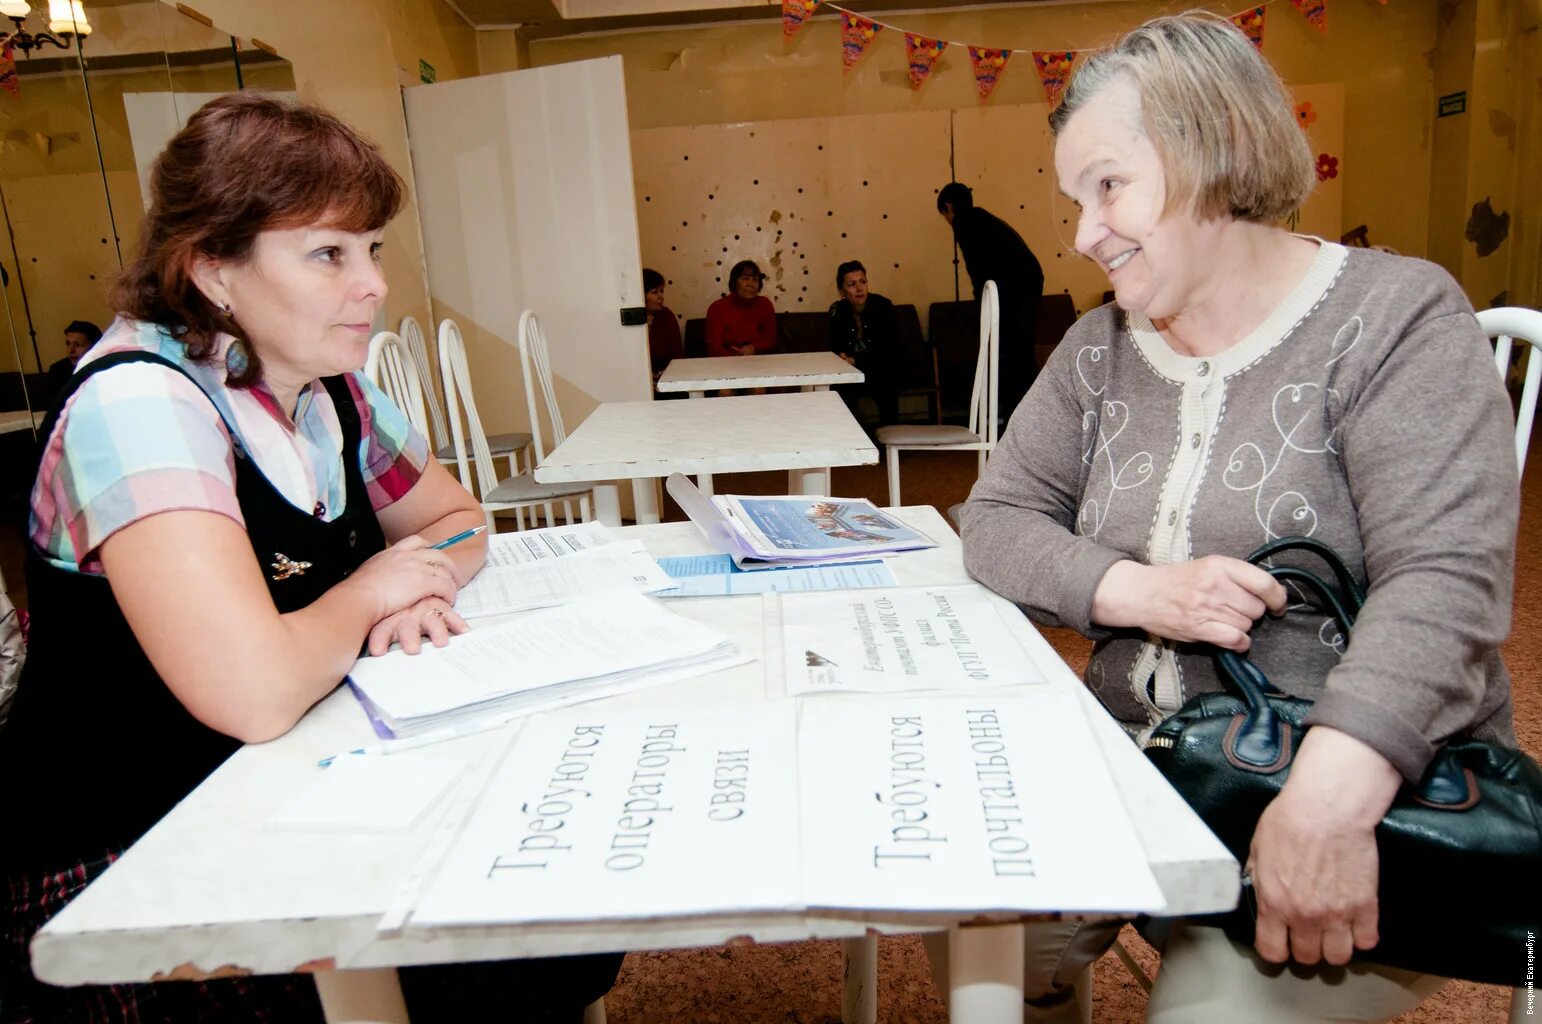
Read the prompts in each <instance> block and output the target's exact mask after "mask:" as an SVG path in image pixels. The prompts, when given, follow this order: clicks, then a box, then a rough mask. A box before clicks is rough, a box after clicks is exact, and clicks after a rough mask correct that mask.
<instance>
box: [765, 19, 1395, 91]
mask: <svg viewBox="0 0 1542 1024" xmlns="http://www.w3.org/2000/svg"><path fill="white" fill-rule="evenodd" d="M1274 2H1275V0H1264V2H1263V3H1261V4H1257V5H1256V6H1253V7H1249V8H1247V9H1245V10H1242V11H1239V12H1237V13H1236V14H1232V15H1230V16H1229V19H1230V21H1231V22H1232V24H1234V25H1236V26H1237V28H1238V29H1240V30H1241V31H1242V34H1243V35H1245V36H1247V38H1248V40H1249V41H1250V42H1251V43H1252V44H1253V45H1254V46H1256V47H1258V48H1259V49H1260V50H1261V49H1263V45H1264V14H1265V11H1266V9H1267V8H1268V6H1269V5H1270V4H1271V3H1274ZM1380 2H1381V3H1382V4H1385V3H1386V2H1387V0H1380ZM1290 3H1291V5H1292V6H1294V7H1295V8H1296V9H1297V10H1299V11H1300V12H1301V13H1302V15H1303V16H1304V17H1305V18H1306V20H1307V23H1308V24H1310V25H1311V26H1312V27H1313V28H1315V29H1317V31H1319V32H1321V33H1323V34H1324V35H1326V34H1327V32H1328V0H1290ZM821 5H823V6H824V7H827V8H829V9H830V10H833V11H839V12H840V14H841V63H842V66H843V70H845V71H850V70H851V69H852V68H853V67H855V66H856V63H857V61H859V60H861V59H862V55H863V54H864V53H866V52H867V49H868V47H869V46H871V45H872V43H873V40H874V38H875V37H876V36H877V35H878V33H879V32H880V31H882V30H883V29H885V28H895V27H896V26H894V25H890V24H888V23H887V22H882V21H875V20H874V19H872V18H868V17H865V16H863V15H861V14H858V13H856V12H855V11H848V10H847V9H846V8H844V7H842V6H840V5H839V4H834V3H830V2H828V0H782V35H783V38H791V36H792V35H793V34H794V33H795V32H797V31H798V30H799V29H801V28H802V27H803V26H804V25H805V24H807V23H808V21H809V20H810V19H811V18H812V17H813V16H814V11H815V9H816V8H818V7H820V6H821ZM899 31H901V32H902V33H903V34H904V36H905V57H906V61H907V63H908V65H909V78H910V86H911V88H912V89H919V88H921V86H922V85H923V84H924V83H925V82H926V80H927V79H928V78H930V77H931V74H932V72H933V71H934V70H935V66H936V63H937V58H938V57H940V56H941V55H942V52H943V51H944V50H946V49H947V48H948V47H949V46H964V47H966V48H967V49H968V50H969V63H970V66H971V67H972V68H973V70H974V77H975V82H976V84H977V85H978V87H979V90H980V98H981V99H982V100H983V99H988V98H989V97H990V95H991V93H992V92H993V91H994V90H995V88H996V85H997V83H999V82H1000V80H1001V76H1002V75H1003V74H1004V73H1005V72H1006V68H1007V61H1008V60H1009V59H1010V58H1011V56H1012V54H1014V53H1028V54H1031V55H1032V56H1033V63H1034V67H1035V68H1036V69H1037V71H1038V73H1039V81H1040V82H1041V83H1042V84H1043V86H1044V97H1045V99H1046V100H1048V101H1049V103H1050V105H1051V106H1053V105H1054V104H1055V103H1057V102H1059V99H1060V94H1061V93H1062V92H1064V91H1065V87H1066V86H1067V85H1068V84H1069V83H1070V78H1071V70H1072V68H1073V67H1074V65H1075V63H1076V58H1077V55H1078V54H1082V53H1091V52H1093V51H1094V50H1096V49H1099V48H1098V47H1084V48H1082V49H1072V50H1016V49H1011V48H1005V47H1004V48H1000V49H997V48H993V47H988V46H974V45H971V44H969V43H961V42H959V41H958V40H954V39H932V38H930V37H928V36H923V35H918V34H916V33H913V32H905V31H904V30H903V29H900V30H899Z"/></svg>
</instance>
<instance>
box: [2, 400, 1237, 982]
mask: <svg viewBox="0 0 1542 1024" xmlns="http://www.w3.org/2000/svg"><path fill="white" fill-rule="evenodd" d="M672 404H679V405H685V404H687V403H684V402H680V403H672ZM896 514H897V515H898V516H899V517H900V518H901V519H903V520H904V521H905V522H907V523H908V524H910V525H911V526H913V527H915V528H916V529H918V530H921V531H923V532H925V533H927V534H928V535H930V536H932V537H934V538H936V539H938V540H939V541H940V542H941V544H940V546H939V547H937V548H934V549H931V550H927V551H917V552H910V553H907V554H904V555H900V556H898V557H897V558H895V559H894V560H893V566H894V570H895V575H896V576H897V577H898V578H899V581H900V582H901V583H902V584H906V585H924V584H938V583H958V582H962V581H964V580H965V579H966V576H965V573H964V568H963V559H962V550H961V548H960V545H959V542H958V538H957V537H956V536H955V535H953V533H952V531H951V530H950V529H949V528H948V525H947V523H946V522H945V521H944V520H943V519H942V517H941V516H940V515H938V513H937V511H936V510H935V509H933V508H931V507H929V506H923V507H910V508H904V509H899V510H896ZM619 533H620V534H621V536H622V537H626V538H638V539H641V540H643V541H644V542H645V543H646V545H647V547H648V549H649V550H650V551H651V552H652V553H653V554H655V555H657V556H665V555H680V554H692V553H700V552H703V551H704V550H705V545H704V543H703V542H702V539H701V536H700V534H699V533H698V531H697V530H696V527H694V526H693V525H691V524H689V523H668V524H663V525H656V526H642V527H632V528H629V529H625V530H621V531H619ZM995 600H997V601H1001V599H1000V598H996V599H995ZM1002 604H1003V605H1004V606H1005V602H1002ZM670 607H671V608H673V609H675V610H677V611H679V612H680V613H681V614H683V615H687V616H689V617H691V618H693V619H698V620H700V621H702V622H705V623H708V624H710V625H712V626H714V627H715V628H717V629H720V630H723V631H724V632H727V633H729V634H730V635H732V636H733V637H734V639H735V640H736V641H737V642H738V643H739V644H740V646H741V647H743V648H744V650H745V651H746V653H748V654H751V655H754V656H755V657H756V658H757V659H760V658H762V657H763V656H765V655H768V654H774V647H775V644H773V645H772V648H771V649H768V648H767V647H766V645H765V642H764V635H763V633H764V629H763V624H762V615H761V602H760V598H759V597H757V596H746V597H725V598H697V599H691V600H682V601H677V602H672V603H671V605H670ZM1010 618H1011V620H1012V621H1013V628H1014V630H1015V631H1016V632H1017V634H1018V636H1019V638H1020V639H1021V640H1022V642H1023V644H1024V648H1025V649H1026V650H1027V651H1028V652H1029V656H1030V657H1031V658H1032V660H1033V661H1034V663H1035V664H1036V665H1037V666H1038V667H1039V668H1040V669H1041V670H1042V671H1043V672H1044V675H1045V677H1046V678H1047V679H1048V680H1049V681H1050V685H1052V686H1056V687H1062V688H1064V689H1065V690H1067V691H1070V692H1074V693H1076V694H1078V695H1079V699H1080V701H1081V703H1082V704H1083V706H1084V708H1085V710H1086V712H1087V716H1088V720H1089V722H1090V723H1091V725H1092V728H1093V732H1094V734H1095V736H1096V737H1097V742H1098V744H1099V746H1100V747H1101V749H1102V751H1103V754H1104V756H1105V757H1106V758H1107V761H1108V764H1109V767H1110V769H1111V772H1112V774H1113V777H1114V779H1115V781H1116V783H1117V784H1118V786H1119V788H1120V791H1121V794H1122V795H1123V797H1124V799H1125V804H1126V809H1127V811H1128V813H1129V815H1130V818H1131V820H1132V821H1133V822H1134V824H1135V828H1136V831H1137V834H1138V835H1139V837H1140V840H1141V843H1142V845H1143V846H1144V848H1145V851H1146V854H1147V856H1148V857H1149V858H1150V862H1151V867H1152V871H1153V873H1154V874H1155V876H1156V879H1157V882H1158V884H1160V885H1161V887H1162V892H1163V895H1164V896H1165V898H1166V901H1167V906H1166V911H1167V912H1168V913H1171V914H1181V913H1204V912H1210V911H1217V910H1223V909H1229V908H1230V907H1232V906H1233V905H1234V903H1235V901H1236V897H1237V892H1238V875H1239V872H1238V867H1237V863H1236V861H1234V860H1233V859H1232V858H1231V856H1230V855H1229V854H1228V853H1227V852H1226V850H1225V848H1224V847H1222V846H1221V844H1220V842H1219V841H1218V840H1217V839H1216V838H1215V837H1214V836H1213V835H1211V834H1210V832H1209V831H1208V830H1207V829H1206V828H1205V827H1204V826H1203V824H1201V823H1200V821H1199V820H1198V819H1197V818H1196V817H1195V816H1194V815H1193V813H1192V812H1190V811H1189V809H1188V807H1187V805H1186V804H1184V802H1183V800H1182V798H1181V797H1179V796H1178V795H1177V793H1175V792H1174V791H1173V790H1172V789H1171V788H1170V787H1169V786H1168V785H1167V784H1166V782H1164V781H1163V780H1162V779H1161V777H1160V776H1159V775H1158V774H1157V773H1156V771H1155V769H1154V768H1152V767H1151V765H1150V764H1149V762H1147V760H1146V758H1145V756H1144V755H1143V754H1141V753H1140V751H1139V750H1138V749H1137V748H1136V747H1135V745H1134V744H1133V743H1131V742H1130V740H1129V739H1128V738H1127V737H1126V736H1125V734H1124V733H1123V731H1122V730H1121V729H1120V728H1119V727H1118V726H1117V725H1116V724H1114V722H1113V721H1112V720H1111V719H1110V718H1109V717H1108V716H1107V714H1106V713H1104V711H1103V710H1102V708H1101V707H1100V706H1099V705H1098V704H1097V703H1096V701H1095V700H1094V699H1093V698H1092V697H1091V695H1090V694H1088V692H1087V691H1086V689H1085V688H1084V687H1083V686H1082V684H1081V683H1080V681H1079V680H1078V679H1077V678H1076V677H1075V675H1074V674H1073V673H1072V672H1071V670H1070V669H1069V668H1068V667H1067V666H1066V665H1065V663H1064V662H1063V661H1061V660H1060V658H1059V657H1058V656H1057V655H1056V654H1055V652H1054V650H1053V649H1052V648H1051V647H1050V646H1049V645H1048V643H1047V642H1046V641H1045V640H1044V639H1043V638H1042V637H1041V636H1040V635H1039V634H1038V632H1037V631H1036V630H1034V628H1033V627H1032V626H1031V625H1030V624H1029V623H1028V621H1027V620H1026V619H1023V618H1022V617H1021V616H1018V615H1015V614H1014V615H1011V616H1010ZM776 676H777V674H776V673H774V672H773V673H768V672H767V668H766V662H765V661H762V660H757V661H755V662H753V663H751V664H748V665H744V666H740V667H737V668H734V669H730V670H726V671H722V672H718V673H714V674H712V675H709V676H703V677H701V678H698V679H692V680H686V681H682V682H678V683H672V684H669V685H666V686H661V687H656V688H653V689H649V690H646V691H642V692H639V693H635V694H630V695H627V696H624V697H618V698H613V700H614V701H617V702H626V703H630V704H632V705H634V706H637V707H647V706H653V705H655V704H657V703H660V702H669V703H680V702H711V703H713V704H720V703H721V702H723V701H742V702H743V703H744V704H745V705H746V706H753V705H756V704H759V703H761V702H764V701H767V700H771V699H776V697H775V695H776V694H778V693H780V692H781V684H780V681H779V679H778V678H776ZM370 738H371V735H370V730H369V727H368V725H367V724H366V722H365V719H364V716H363V715H362V714H361V713H360V711H359V708H358V707H357V705H356V704H355V702H354V700H353V698H352V697H351V696H349V695H348V694H347V693H346V692H342V691H339V692H337V693H334V694H333V695H332V696H331V697H329V698H327V699H326V700H325V701H323V702H322V703H321V704H319V705H317V707H316V708H314V709H313V710H312V711H311V712H310V713H309V714H308V715H306V717H305V718H304V720H303V721H301V722H300V723H299V724H298V725H297V726H296V727H295V728H294V729H293V730H292V731H290V732H289V733H288V734H287V735H285V736H283V737H281V738H279V739H277V740H274V741H272V742H270V743H264V744H260V745H256V746H248V747H245V748H243V749H242V750H240V751H238V752H237V753H236V754H235V756H233V757H232V758H231V759H230V760H229V761H227V762H226V763H225V764H224V765H223V766H222V767H221V768H220V769H219V770H218V771H216V772H215V773H214V774H213V775H212V776H210V777H209V779H208V780H207V781H205V782H204V784H203V785H201V786H200V787H199V788H198V789H197V790H195V791H194V792H193V793H192V794H191V795H189V796H188V797H187V798H186V799H185V800H183V801H182V803H180V804H179V805H178V806H177V807H176V808H175V809H174V810H173V811H172V812H171V813H170V814H169V815H168V816H167V817H166V818H165V819H164V820H162V821H161V822H160V824H158V825H156V826H155V828H153V829H152V830H151V831H150V832H149V833H148V834H147V835H146V836H145V837H144V838H143V839H141V840H140V841H139V842H138V843H137V844H135V846H134V847H133V848H132V849H130V850H129V851H128V852H127V853H126V854H125V855H124V856H123V858H122V859H121V860H120V861H119V862H118V863H117V864H115V865H114V866H113V867H112V868H110V869H109V870H108V871H107V872H106V874H105V875H103V876H102V878H101V879H99V880H98V881H97V882H96V883H94V884H93V885H91V886H90V887H89V888H88V889H87V890H86V891H85V892H84V893H83V894H82V895H81V896H79V897H78V898H77V899H76V900H75V901H74V902H73V903H71V904H70V905H69V906H68V907H66V908H65V910H64V911H63V912H62V913H61V914H59V915H58V916H57V917H56V918H54V919H53V920H52V921H51V922H49V924H48V926H47V927H46V928H44V929H43V930H42V932H40V933H39V935H38V937H37V938H36V940H34V942H33V944H32V959H33V967H34V970H35V971H36V973H37V975H38V977H39V978H41V979H43V980H45V981H49V982H53V983H55V984H66V985H68V984H83V983H91V982H124V981H145V980H150V979H153V978H154V977H155V976H156V975H157V974H159V973H161V972H165V971H169V970H171V969H173V968H176V967H179V966H181V965H194V966H195V967H196V968H201V969H204V970H209V969H212V968H215V967H217V966H220V965H227V964H228V965H235V966H237V967H241V968H247V969H250V970H253V971H257V972H263V973H267V972H289V971H294V970H296V969H297V968H300V967H301V966H302V965H305V966H308V967H311V968H316V967H321V968H331V967H336V968H360V967H376V966H387V965H402V964H414V963H442V962H450V961H461V960H475V959H492V958H506V957H524V956H550V955H559V954H565V953H576V952H585V951H600V950H621V949H650V948H669V947H682V946H703V945H718V944H720V943H723V942H725V941H727V940H728V939H730V938H733V937H736V936H748V937H751V938H753V939H754V940H756V941H759V942H770V941H786V940H793V939H801V938H811V937H848V936H857V935H861V934H863V932H864V931H865V929H867V928H871V927H877V928H881V929H883V930H887V931H916V930H919V929H918V927H917V926H916V925H915V924H913V923H912V924H903V925H902V924H890V925H875V924H874V923H873V922H851V921H838V920H830V919H820V918H814V917H804V916H799V915H792V914H789V915H786V916H777V917H772V916H761V917H743V916H740V917H732V916H721V917H710V918H692V919H683V920H671V921H656V922H635V921H632V922H594V923H584V924H581V925H574V924H565V925H551V924H547V925H518V926H515V925H509V926H501V927H494V928H474V929H455V930H446V931H439V932H437V933H436V932H419V933H414V932H413V930H412V929H410V928H409V929H408V930H407V931H406V932H404V933H402V934H400V935H399V936H397V937H384V936H382V935H380V934H378V933H377V924H378V922H379V920H380V917H381V915H382V913H384V912H385V911H386V910H387V908H388V907H389V906H390V905H391V904H392V902H393V900H394V899H395V898H396V897H397V895H398V893H399V891H400V890H401V887H402V882H403V880H404V878H406V877H407V876H408V875H409V874H410V873H411V872H412V871H413V868H414V865H415V864H417V862H418V860H419V858H420V856H421V852H422V849H423V848H424V846H425V844H426V843H427V842H428V841H429V839H430V836H431V834H432V830H433V828H434V824H435V822H434V820H433V817H434V816H433V815H429V816H428V817H427V819H426V820H425V821H424V822H422V823H421V824H420V825H419V826H418V827H417V828H416V829H415V830H413V831H411V832H406V833H373V834H368V835H362V834H317V835H307V834H302V833H294V832H276V831H269V830H266V829H265V828H264V827H263V822H264V821H266V820H267V819H268V818H269V817H270V816H271V815H272V814H273V812H274V811H275V810H276V809H278V808H279V807H280V806H281V805H282V804H283V803H284V802H285V801H286V800H287V799H288V798H289V797H290V796H291V795H292V794H293V793H294V792H296V790H297V789H298V788H299V787H300V786H302V785H303V784H304V783H305V782H306V781H307V780H309V779H311V778H313V777H314V773H315V772H316V771H317V769H316V767H315V762H316V760H317V759H318V758H321V757H324V756H326V755H328V754H333V753H336V752H337V751H339V750H342V749H346V748H349V747H352V746H355V745H357V744H359V743H362V742H368V741H369V740H370ZM504 739H505V737H504V734H503V733H501V732H491V733H482V734H478V735H473V736H468V737H465V738H462V739H459V740H455V741H452V742H449V743H444V744H438V745H435V746H433V747H430V748H426V750H424V751H422V752H411V753H404V754H397V755H394V756H397V757H413V756H417V754H418V753H424V754H429V755H431V756H435V757H457V758H465V759H468V760H471V759H474V758H477V757H479V756H482V755H485V754H490V753H496V751H497V750H498V743H499V742H500V740H504ZM474 778H475V773H474V772H468V773H465V774H464V775H463V776H462V780H463V783H465V784H467V785H470V784H471V783H469V782H465V780H467V779H474ZM1066 827H1068V828H1075V822H1067V823H1066Z"/></svg>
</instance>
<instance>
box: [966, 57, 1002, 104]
mask: <svg viewBox="0 0 1542 1024" xmlns="http://www.w3.org/2000/svg"><path fill="white" fill-rule="evenodd" d="M1012 53H1013V51H1011V50H993V49H991V48H990V47H987V46H971V47H970V48H969V63H970V65H971V66H972V67H973V68H974V80H975V84H976V85H978V86H979V88H980V99H982V100H988V99H990V96H991V93H993V92H995V91H996V84H997V83H998V82H1000V81H1001V76H1002V75H1004V74H1006V72H1007V61H1008V60H1009V59H1010V58H1011V56H1012Z"/></svg>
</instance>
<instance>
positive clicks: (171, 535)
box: [83, 509, 456, 743]
mask: <svg viewBox="0 0 1542 1024" xmlns="http://www.w3.org/2000/svg"><path fill="white" fill-rule="evenodd" d="M444 554H445V553H444V552H436V551H432V550H430V549H428V547H427V544H426V543H425V542H424V541H421V540H417V539H410V540H407V541H404V542H403V543H402V544H399V545H397V546H394V547H391V548H388V549H387V550H385V551H383V552H381V553H380V554H378V555H376V556H374V557H373V558H371V559H370V560H369V561H367V562H365V563H364V565H362V566H360V567H359V570H358V571H357V572H355V573H354V574H353V575H351V576H349V577H348V578H347V579H345V580H343V581H342V582H341V583H339V584H338V585H337V586H335V587H333V588H332V589H331V590H329V591H327V592H326V593H325V594H323V595H322V596H321V598H320V599H318V600H317V601H315V602H314V603H312V604H310V605H309V606H307V607H305V608H303V609H301V610H299V611H296V612H290V613H289V614H287V615H280V614H279V613H278V610H277V609H276V608H275V607H274V606H273V599H272V598H271V597H270V596H269V594H268V588H267V585H266V584H265V583H264V581H263V578H262V569H261V567H260V566H259V565H258V563H257V561H256V560H255V559H254V558H253V557H252V547H251V542H250V541H249V540H248V539H247V536H246V531H245V530H244V529H243V528H242V526H241V525H240V524H239V523H237V522H236V521H235V520H233V519H230V518H228V517H227V516H224V515H221V514H219V513H217V512H206V511H201V510H190V509H183V510H175V511H168V512H161V513H157V514H154V515H150V516H147V517H145V518H143V519H139V520H136V521H135V522H133V523H130V524H129V525H128V526H125V527H123V528H122V529H120V530H118V531H117V532H116V533H114V534H113V535H112V536H110V537H109V538H108V539H107V540H106V541H105V542H104V543H103V544H102V546H101V548H100V557H101V561H102V567H103V570H104V571H105V572H106V574H107V580H108V583H109V584H110V585H111V586H112V592H113V596H114V598H115V599H116V600H117V602H118V607H119V608H120V609H122V611H123V615H124V617H125V618H126V619H127V620H128V624H129V627H130V628H131V629H133V631H134V636H135V638H136V639H138V641H139V643H140V646H141V647H143V648H144V651H145V654H146V655H147V656H148V657H149V659H150V663H151V664H152V665H154V666H155V669H156V672H157V673H159V674H160V676H161V679H162V680H163V681H164V682H165V683H166V685H167V687H168V688H170V690H171V692H172V693H173V694H175V695H176V697H177V699H178V700H180V701H181V702H182V703H183V704H184V705H185V706H186V707H187V709H188V710H189V711H190V712H192V713H193V715H194V716H195V717H196V718H197V719H198V720H199V721H201V722H203V723H204V724H205V725H207V726H209V727H210V728H212V729H217V730H218V731H220V732H223V733H225V734H227V735H230V736H234V737H235V738H236V739H239V740H242V741H244V742H247V743H260V742H262V741H264V740H269V739H272V738H274V737H276V736H280V735H282V734H283V733H284V732H286V731H288V730H289V728H290V727H292V726H293V725H294V723H295V722H297V721H299V719H300V716H301V715H303V714H304V713H305V711H306V710H307V709H308V708H309V707H310V706H311V705H312V704H314V703H315V702H316V701H318V700H320V699H321V698H322V697H323V696H325V695H326V694H327V693H328V692H329V691H331V690H332V688H333V687H335V686H336V685H337V684H338V681H339V680H340V679H342V677H343V676H344V675H345V674H346V673H347V671H348V668H349V666H351V665H352V664H353V662H354V660H355V659H356V658H358V656H359V645H360V643H361V641H362V640H363V638H364V636H365V634H366V633H367V632H369V630H370V627H372V626H373V625H374V624H375V623H377V622H379V621H380V620H381V619H383V618H385V617H386V616H388V615H390V614H391V613H392V612H394V611H396V610H398V609H401V608H404V607H407V606H409V605H412V604H415V603H416V602H418V601H420V600H422V599H424V598H435V599H437V600H439V601H442V602H444V603H445V606H446V607H448V605H449V604H450V603H453V602H454V600H455V590H456V581H455V579H454V578H453V577H452V576H451V573H450V569H449V564H448V563H447V562H446V561H445V560H444V559H443V558H438V557H435V556H442V555H444ZM89 626H90V624H89V623H86V624H83V628H86V629H89Z"/></svg>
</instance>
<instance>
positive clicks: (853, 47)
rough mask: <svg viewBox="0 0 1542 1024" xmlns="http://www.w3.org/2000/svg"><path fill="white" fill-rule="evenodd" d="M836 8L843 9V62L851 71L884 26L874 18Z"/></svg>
mask: <svg viewBox="0 0 1542 1024" xmlns="http://www.w3.org/2000/svg"><path fill="white" fill-rule="evenodd" d="M836 9H837V10H840V11H841V63H842V64H843V65H844V70H846V71H850V70H851V69H852V68H854V67H855V66H856V64H857V61H859V60H861V59H862V55H863V54H864V53H866V52H867V48H868V47H869V46H871V45H873V39H874V38H876V37H877V35H878V33H879V32H881V31H882V30H883V28H884V26H883V25H881V24H879V23H878V22H876V21H874V20H873V19H872V18H864V17H862V15H860V14H853V13H852V12H850V11H846V10H841V9H840V8H836Z"/></svg>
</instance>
